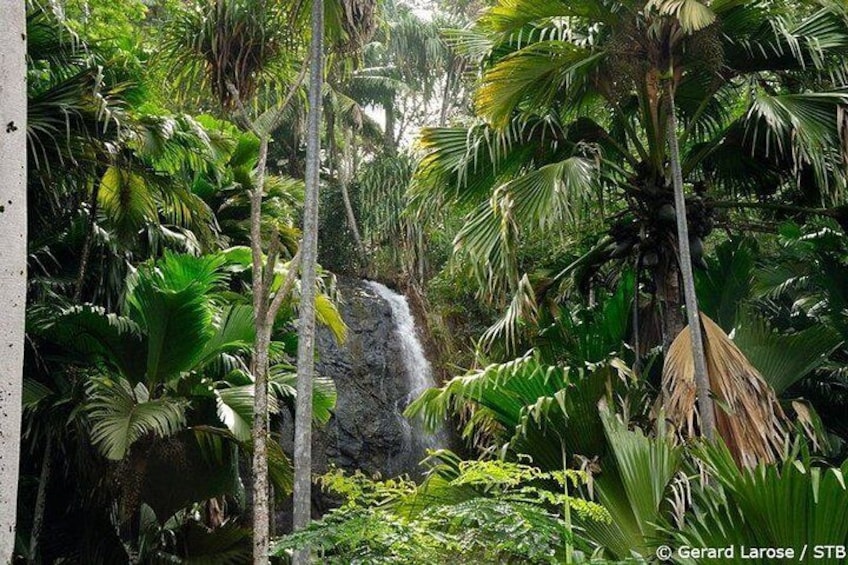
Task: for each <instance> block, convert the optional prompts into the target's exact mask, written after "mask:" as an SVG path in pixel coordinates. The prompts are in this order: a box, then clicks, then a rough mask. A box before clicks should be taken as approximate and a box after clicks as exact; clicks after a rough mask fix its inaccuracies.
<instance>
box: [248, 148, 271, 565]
mask: <svg viewBox="0 0 848 565" xmlns="http://www.w3.org/2000/svg"><path fill="white" fill-rule="evenodd" d="M267 160H268V136H267V135H265V136H263V137H262V140H261V142H260V146H259V162H258V164H257V169H256V180H255V182H256V185H255V186H254V189H253V194H251V196H250V247H251V253H252V260H253V316H254V325H255V327H256V338H255V342H254V348H253V363H252V365H253V367H252V369H253V384H254V391H253V430H252V432H253V433H252V437H253V563H254V565H263V564H265V563H268V550H269V548H270V525H269V524H270V519H271V517H270V510H269V505H268V346H269V341H270V339H271V328H270V326H269V324H268V320H267V315H266V314H267V311H268V299H267V292H266V281H264V280H263V271H264V269H263V263H262V230H261V227H262V223H261V222H262V193H263V188H262V187H263V186H264V184H265V166H266V164H267Z"/></svg>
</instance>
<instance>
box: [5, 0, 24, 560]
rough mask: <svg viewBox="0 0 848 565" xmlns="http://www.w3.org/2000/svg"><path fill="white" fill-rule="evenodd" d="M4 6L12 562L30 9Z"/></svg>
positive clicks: (10, 1)
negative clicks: (27, 37) (27, 15)
mask: <svg viewBox="0 0 848 565" xmlns="http://www.w3.org/2000/svg"><path fill="white" fill-rule="evenodd" d="M2 4H3V7H2V9H0V304H2V305H3V314H2V315H1V316H0V563H2V564H4V565H5V564H7V563H11V562H12V552H13V550H14V547H15V510H16V506H17V499H18V463H19V460H20V438H21V384H22V381H23V360H24V319H25V318H24V314H25V312H26V257H27V208H26V167H27V164H26V158H27V144H26V118H27V91H26V59H25V56H26V15H25V6H24V1H23V0H3V2H2Z"/></svg>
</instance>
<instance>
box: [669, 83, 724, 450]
mask: <svg viewBox="0 0 848 565" xmlns="http://www.w3.org/2000/svg"><path fill="white" fill-rule="evenodd" d="M667 94H668V121H667V123H666V135H667V137H668V149H669V159H670V161H671V179H672V184H673V185H674V209H675V213H676V216H677V247H678V249H679V252H680V274H681V277H682V279H683V297H684V299H685V301H686V318H687V321H688V322H689V335H690V336H691V337H692V356H693V357H694V363H695V386H696V389H697V393H698V413H699V415H700V424H701V433H702V434H703V435H704V436H705V437H706V438H707V439H712V438H713V436H714V435H715V425H716V424H715V411H714V408H713V400H712V398H711V397H710V381H709V374H708V373H707V360H706V355H705V353H704V338H703V335H702V334H703V332H702V331H701V317H700V311H699V310H698V297H697V295H696V294H695V276H694V273H693V272H692V254H691V252H690V251H689V226H688V225H687V221H686V198H685V196H684V194H683V172H682V170H681V165H680V147H679V146H678V142H677V118H676V116H675V115H674V109H675V105H674V86H673V85H672V83H671V81H668V84H667Z"/></svg>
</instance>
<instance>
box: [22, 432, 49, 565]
mask: <svg viewBox="0 0 848 565" xmlns="http://www.w3.org/2000/svg"><path fill="white" fill-rule="evenodd" d="M52 470H53V436H51V435H48V436H47V445H45V446H44V459H43V460H42V461H41V476H40V477H39V478H38V493H37V494H36V496H35V509H34V511H33V518H32V533H31V534H30V541H29V560H28V561H29V563H40V562H41V561H40V560H39V559H38V551H39V542H40V538H41V529H42V527H43V526H44V509H45V507H46V506H47V487H48V486H49V485H50V476H51V475H52Z"/></svg>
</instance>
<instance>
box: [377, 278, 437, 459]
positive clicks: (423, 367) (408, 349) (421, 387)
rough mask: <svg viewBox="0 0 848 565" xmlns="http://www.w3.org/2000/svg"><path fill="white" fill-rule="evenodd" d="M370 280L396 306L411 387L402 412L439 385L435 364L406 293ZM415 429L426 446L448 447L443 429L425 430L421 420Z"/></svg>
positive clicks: (398, 333)
mask: <svg viewBox="0 0 848 565" xmlns="http://www.w3.org/2000/svg"><path fill="white" fill-rule="evenodd" d="M366 284H367V285H368V286H369V287H370V288H371V290H373V291H374V292H375V293H376V294H377V295H378V296H379V297H380V298H382V299H383V300H385V301H386V302H387V303H388V304H389V307H390V308H391V309H392V320H393V322H394V325H395V328H394V333H395V337H396V338H397V340H398V343H399V344H400V350H401V357H402V359H403V365H404V370H405V372H406V382H407V385H408V390H409V392H408V393H407V395H406V402H405V404H404V405H403V406H397V407H396V409H397V410H398V411H399V412H402V411H403V410H404V408H406V406H407V405H408V404H409V403H410V402H412V401H413V400H415V399H416V398H418V396H420V395H421V393H422V392H424V391H425V390H427V389H428V388H433V387H435V386H436V381H435V380H434V378H433V368H432V366H431V365H430V362H429V361H428V360H427V357H426V356H425V355H424V348H423V347H422V345H421V341H420V340H419V339H418V331H417V329H416V327H415V318H413V317H412V312H411V311H410V309H409V303H408V302H407V300H406V297H405V296H404V295H402V294H398V293H396V292H394V291H392V290H391V289H389V288H388V287H387V286H385V285H383V284H380V283H378V282H374V281H366ZM415 432H416V433H415V435H416V436H417V438H416V439H417V440H418V441H419V442H420V443H421V444H422V447H424V448H429V449H438V448H441V447H447V443H446V439H445V433H444V431H443V430H439V431H437V432H436V433H432V434H431V433H427V432H425V431H424V430H423V428H422V426H421V425H420V423H416V425H415Z"/></svg>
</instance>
